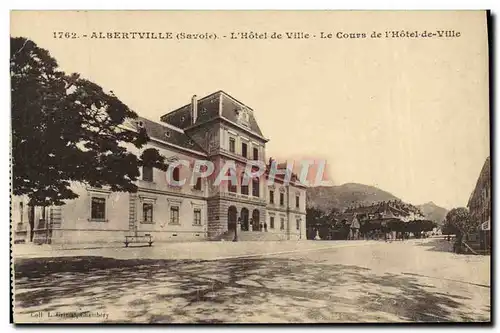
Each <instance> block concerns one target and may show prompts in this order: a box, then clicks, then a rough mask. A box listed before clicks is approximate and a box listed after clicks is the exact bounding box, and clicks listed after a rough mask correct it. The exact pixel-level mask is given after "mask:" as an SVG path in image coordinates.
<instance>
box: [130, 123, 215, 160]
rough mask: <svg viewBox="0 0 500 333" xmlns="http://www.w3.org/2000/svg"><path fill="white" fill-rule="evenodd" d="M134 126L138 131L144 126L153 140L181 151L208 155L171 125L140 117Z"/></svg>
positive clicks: (181, 131)
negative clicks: (185, 150) (178, 148)
mask: <svg viewBox="0 0 500 333" xmlns="http://www.w3.org/2000/svg"><path fill="white" fill-rule="evenodd" d="M134 126H135V128H136V129H138V127H139V126H143V127H144V128H145V129H146V132H147V133H148V135H149V137H150V138H152V139H153V140H155V139H156V140H159V141H162V142H166V143H167V144H171V145H175V146H177V147H180V148H181V149H187V150H189V151H192V152H194V153H198V154H201V155H206V152H205V151H204V150H203V148H202V147H201V146H199V145H198V144H197V143H196V142H195V141H194V140H192V139H191V138H190V137H189V136H188V135H187V134H186V133H184V131H183V130H182V129H180V128H177V127H175V126H172V125H169V124H160V123H157V122H154V121H152V120H149V119H147V118H144V117H138V118H137V119H136V121H135V122H134Z"/></svg>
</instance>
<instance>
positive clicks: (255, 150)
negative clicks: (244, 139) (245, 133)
mask: <svg viewBox="0 0 500 333" xmlns="http://www.w3.org/2000/svg"><path fill="white" fill-rule="evenodd" d="M253 159H254V160H258V159H259V148H255V147H254V148H253Z"/></svg>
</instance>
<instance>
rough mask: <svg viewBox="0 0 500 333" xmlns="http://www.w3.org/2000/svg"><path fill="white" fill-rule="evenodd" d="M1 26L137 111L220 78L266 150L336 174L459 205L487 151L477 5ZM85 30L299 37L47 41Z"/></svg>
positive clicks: (214, 86) (158, 107)
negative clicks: (248, 113)
mask: <svg viewBox="0 0 500 333" xmlns="http://www.w3.org/2000/svg"><path fill="white" fill-rule="evenodd" d="M11 27H12V35H13V36H24V37H28V38H30V39H32V40H34V41H35V42H36V43H37V44H38V45H39V46H40V47H43V48H45V49H48V50H49V51H50V53H51V55H52V56H53V57H55V58H56V59H57V61H58V62H59V65H60V67H61V68H62V69H63V70H65V71H67V72H78V73H80V74H81V75H82V76H83V77H85V78H88V79H90V80H92V81H94V82H96V83H98V84H100V85H101V86H102V87H103V88H105V89H107V90H113V91H114V92H115V94H116V95H117V96H118V97H119V98H120V99H121V100H122V101H123V102H124V103H126V104H127V105H128V106H129V107H131V108H132V109H134V110H135V111H136V112H137V113H139V114H140V115H142V116H145V117H147V118H150V119H152V120H157V121H159V118H160V116H161V115H163V114H165V113H167V112H168V111H170V110H173V109H175V108H177V107H179V106H182V105H184V104H187V103H189V101H190V99H191V96H192V95H193V94H196V95H198V96H199V97H202V96H205V95H208V94H210V93H212V92H214V91H217V90H224V91H225V92H227V93H229V94H230V95H232V96H233V97H235V98H236V99H238V100H240V101H241V102H243V103H245V104H247V105H248V106H250V107H251V108H252V109H253V110H254V114H255V117H256V119H257V121H258V123H259V126H260V128H261V130H262V132H263V133H264V136H266V137H267V138H269V139H270V141H269V143H268V144H267V156H268V157H270V156H273V157H277V158H280V159H300V158H313V159H326V160H327V164H328V170H329V178H330V179H331V180H332V181H333V182H334V183H335V184H343V183H347V182H356V183H362V184H367V185H374V186H377V187H379V188H381V189H383V190H386V191H389V192H391V193H393V194H394V195H396V196H398V197H400V198H401V199H403V200H404V201H407V202H410V203H413V204H421V203H424V202H428V201H433V202H435V203H436V204H438V205H441V206H444V207H446V208H448V209H449V208H453V207H456V206H465V205H466V204H467V200H468V198H469V195H470V193H471V191H472V190H473V187H474V185H475V183H476V180H477V177H478V176H479V172H480V170H481V167H482V165H483V163H484V161H485V159H486V157H487V156H488V155H489V120H488V117H489V114H488V67H487V66H488V64H487V37H486V20H485V14H484V13H483V12H409V13H405V12H378V13H373V12H330V13H325V12H323V13H322V12H303V13H298V12H282V13H278V12H267V13H263V12H250V13H248V12H247V13H245V12H237V13H234V12H233V13H229V12H224V13H221V12H212V13H196V12H142V13H137V12H120V13H116V12H115V13H113V12H78V13H76V12H74V13H68V12H58V13H49V12H46V13H36V12H28V13H27V12H24V13H20V12H17V13H14V14H12V17H11ZM402 29H405V30H409V31H414V30H418V31H419V32H422V31H424V30H427V31H436V30H441V29H442V30H454V31H455V32H457V31H459V32H460V33H461V36H460V37H458V38H443V39H439V38H427V39H426V38H402V39H385V38H381V39H371V38H364V39H347V40H345V39H337V38H335V37H334V38H332V39H321V38H318V36H319V35H320V33H321V32H325V33H330V32H331V33H333V35H334V36H335V34H336V33H337V32H339V31H345V32H360V33H361V32H365V33H367V35H368V36H369V35H370V34H371V33H372V32H373V31H374V30H376V31H380V32H385V31H386V30H398V31H400V30H402ZM54 31H68V32H75V33H77V34H78V35H79V36H82V35H83V34H88V36H90V35H91V34H92V32H94V31H97V32H99V31H102V32H111V31H124V32H130V31H144V32H146V31H153V32H174V33H176V32H191V33H197V32H215V33H217V34H218V35H219V36H223V35H229V34H230V33H231V32H250V31H253V32H269V33H271V32H273V31H277V32H285V31H301V32H309V33H311V34H314V35H316V36H317V37H316V38H313V39H310V40H269V39H268V40H229V39H227V38H226V39H219V40H215V41H207V40H175V39H173V40H109V39H102V40H98V39H89V38H78V39H57V38H53V32H54Z"/></svg>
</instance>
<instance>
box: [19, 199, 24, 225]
mask: <svg viewBox="0 0 500 333" xmlns="http://www.w3.org/2000/svg"><path fill="white" fill-rule="evenodd" d="M23 215H24V203H23V202H22V201H21V202H20V203H19V222H21V223H23Z"/></svg>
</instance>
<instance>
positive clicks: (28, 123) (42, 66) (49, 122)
mask: <svg viewBox="0 0 500 333" xmlns="http://www.w3.org/2000/svg"><path fill="white" fill-rule="evenodd" d="M10 44H11V48H10V52H11V53H10V73H11V105H12V161H11V162H12V192H13V194H14V195H26V196H27V197H28V200H29V201H28V204H29V206H30V208H32V207H34V206H43V207H45V206H49V205H63V204H64V200H68V199H75V198H77V197H78V195H77V194H76V193H75V192H74V191H73V190H72V189H71V184H72V182H80V183H84V184H86V185H88V186H91V187H97V188H102V187H109V189H110V190H112V191H126V192H136V191H137V186H136V185H135V183H134V182H135V181H136V180H137V178H138V176H139V169H138V168H139V167H140V166H141V165H144V164H149V165H154V166H157V167H161V168H165V167H166V165H165V163H164V157H163V156H161V155H160V154H159V152H158V151H157V150H156V149H149V150H147V153H146V152H145V153H143V155H141V157H137V156H136V155H134V154H133V153H132V152H130V151H129V149H127V147H126V146H127V145H129V146H130V145H134V146H135V147H136V148H142V147H143V145H144V144H145V143H146V142H147V140H148V136H147V133H146V132H145V130H139V131H131V130H128V129H125V128H123V126H122V125H123V124H124V121H125V120H126V119H130V120H133V119H136V118H137V114H136V113H135V112H133V111H132V110H130V109H129V108H128V106H126V105H125V104H124V103H122V102H121V101H120V100H119V99H118V98H117V97H116V96H115V95H114V94H113V93H112V92H105V91H104V90H103V88H101V87H100V86H99V85H97V84H95V83H93V82H91V81H89V80H86V79H83V78H80V75H79V74H76V73H73V74H70V75H68V74H66V73H64V72H63V71H61V70H59V69H58V64H57V61H56V60H55V59H54V58H52V57H51V55H50V54H49V52H48V51H47V50H45V49H43V48H40V47H38V46H37V45H36V44H35V43H34V42H33V41H31V40H28V39H26V38H11V41H10ZM155 150H156V152H155ZM30 225H31V229H32V230H33V227H34V221H32V219H30ZM32 237H33V233H32V234H31V239H32Z"/></svg>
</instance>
